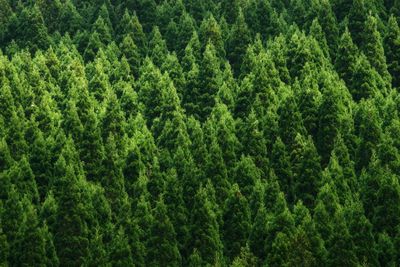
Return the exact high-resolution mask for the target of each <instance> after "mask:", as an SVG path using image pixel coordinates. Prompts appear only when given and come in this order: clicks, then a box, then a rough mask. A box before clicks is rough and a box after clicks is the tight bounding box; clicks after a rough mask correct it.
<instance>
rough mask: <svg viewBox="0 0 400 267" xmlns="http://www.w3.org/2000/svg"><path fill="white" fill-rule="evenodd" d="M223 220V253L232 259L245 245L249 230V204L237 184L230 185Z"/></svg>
mask: <svg viewBox="0 0 400 267" xmlns="http://www.w3.org/2000/svg"><path fill="white" fill-rule="evenodd" d="M223 221H224V226H223V228H222V235H223V240H224V250H225V252H226V253H225V254H224V255H226V256H227V257H229V258H230V259H231V260H233V259H234V257H235V256H236V255H239V253H240V248H241V247H243V246H245V244H246V240H247V238H248V235H249V231H250V209H249V204H248V202H247V199H246V197H245V196H243V195H242V193H241V192H240V188H239V186H238V185H237V184H234V185H233V186H232V188H231V191H230V193H229V196H228V199H227V200H226V202H225V207H224V215H223Z"/></svg>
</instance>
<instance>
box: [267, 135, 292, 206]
mask: <svg viewBox="0 0 400 267" xmlns="http://www.w3.org/2000/svg"><path fill="white" fill-rule="evenodd" d="M271 167H272V168H273V170H274V172H275V174H276V176H277V177H278V181H279V187H280V188H281V189H282V191H283V192H284V194H285V195H286V199H287V200H288V202H289V203H293V201H294V192H293V189H294V187H293V186H294V185H293V172H292V166H291V162H290V157H289V155H288V151H287V149H286V146H285V144H284V143H283V142H282V140H281V139H280V137H278V138H277V139H276V141H275V143H274V145H273V148H272V156H271Z"/></svg>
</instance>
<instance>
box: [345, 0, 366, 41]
mask: <svg viewBox="0 0 400 267" xmlns="http://www.w3.org/2000/svg"><path fill="white" fill-rule="evenodd" d="M348 19H349V24H350V25H349V30H350V32H351V37H352V38H353V40H354V43H355V44H356V45H357V46H358V47H361V45H362V42H363V33H364V26H365V23H366V21H367V19H368V11H367V7H366V5H365V1H364V0H354V1H352V5H351V8H350V10H349V14H348Z"/></svg>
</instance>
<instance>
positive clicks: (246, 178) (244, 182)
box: [234, 156, 261, 199]
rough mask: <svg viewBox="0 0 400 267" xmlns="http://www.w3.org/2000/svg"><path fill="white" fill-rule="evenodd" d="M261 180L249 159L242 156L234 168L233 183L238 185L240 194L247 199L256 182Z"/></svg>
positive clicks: (259, 173) (259, 174)
mask: <svg viewBox="0 0 400 267" xmlns="http://www.w3.org/2000/svg"><path fill="white" fill-rule="evenodd" d="M259 179H261V172H260V170H259V169H258V168H257V166H256V165H255V164H254V161H253V159H252V158H251V157H246V156H242V157H241V158H240V161H239V162H238V163H237V164H236V166H235V178H234V182H235V183H237V184H238V186H239V188H240V192H241V193H242V194H243V195H244V197H246V198H247V199H248V198H249V197H250V194H251V192H252V191H253V188H254V186H255V183H256V181H257V180H259Z"/></svg>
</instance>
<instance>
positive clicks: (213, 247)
mask: <svg viewBox="0 0 400 267" xmlns="http://www.w3.org/2000/svg"><path fill="white" fill-rule="evenodd" d="M214 204H215V203H211V201H210V200H209V199H208V197H207V193H206V190H205V188H204V187H200V188H199V190H198V191H197V193H196V196H195V200H194V207H193V211H192V218H191V222H192V227H193V228H192V229H191V233H192V245H191V247H193V248H196V249H197V251H198V254H199V256H200V257H201V259H202V265H204V264H214V263H215V261H216V260H217V259H218V258H219V257H222V249H223V246H222V242H221V239H220V235H219V225H218V222H217V218H216V214H215V212H214V210H213V206H212V205H214Z"/></svg>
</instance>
